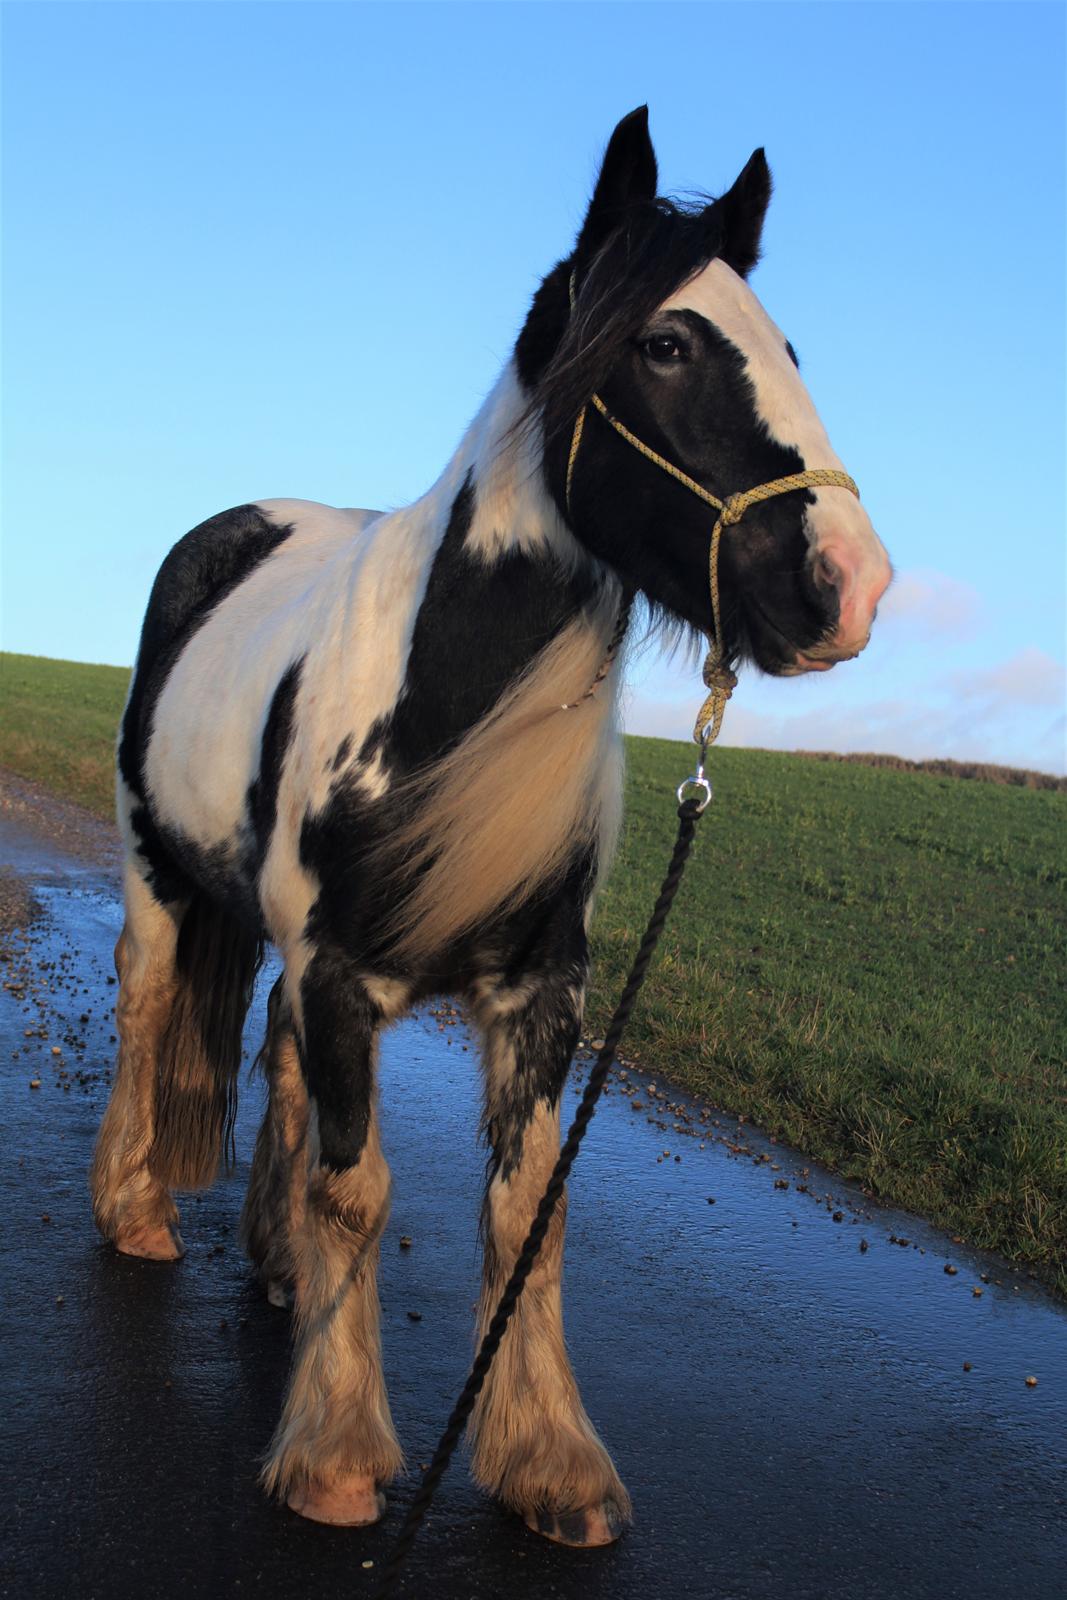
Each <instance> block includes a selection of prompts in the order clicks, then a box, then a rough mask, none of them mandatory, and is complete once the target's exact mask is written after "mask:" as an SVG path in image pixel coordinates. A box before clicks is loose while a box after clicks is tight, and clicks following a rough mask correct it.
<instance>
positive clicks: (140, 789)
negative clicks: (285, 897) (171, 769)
mask: <svg viewBox="0 0 1067 1600" xmlns="http://www.w3.org/2000/svg"><path fill="white" fill-rule="evenodd" d="M292 531H293V530H292V524H290V523H274V522H271V521H270V520H269V518H267V517H265V516H264V515H263V513H262V512H261V511H260V510H259V509H258V507H256V506H254V505H244V506H236V507H235V508H234V509H233V510H231V511H223V512H221V513H220V514H219V515H218V516H216V517H211V518H209V519H208V521H206V522H202V523H200V525H199V526H198V527H196V528H194V529H193V530H192V531H191V532H190V533H187V534H186V535H185V537H184V538H183V539H180V540H179V541H178V543H177V544H176V545H175V546H174V548H173V549H172V550H171V551H170V553H169V555H168V556H167V557H166V559H165V560H164V562H163V565H162V566H161V567H160V569H159V572H158V574H157V576H156V580H155V583H154V584H153V585H152V593H151V595H150V597H149V601H148V609H147V611H146V612H145V618H144V623H143V625H142V628H141V642H140V646H139V648H138V651H137V665H136V667H135V668H134V673H133V680H132V682H131V685H130V694H129V699H128V700H127V703H126V710H125V713H124V715H123V719H122V731H121V736H120V739H119V750H118V765H119V772H120V773H121V775H122V778H123V781H124V782H125V783H126V785H127V787H128V788H129V789H130V790H131V791H132V793H133V794H134V796H135V797H136V799H137V801H138V802H139V804H138V805H137V806H135V807H134V808H133V812H132V816H131V822H132V826H133V828H134V830H135V832H136V834H137V837H138V840H139V844H138V852H139V854H140V855H141V857H142V859H143V860H144V862H145V864H146V867H147V878H148V882H149V884H150V886H151V887H152V889H153V891H154V892H155V893H156V894H157V895H158V897H159V898H160V899H161V900H163V901H165V902H170V901H173V900H176V899H179V898H181V897H182V895H183V894H184V893H186V892H187V890H188V876H189V875H188V873H187V872H186V871H185V870H184V868H183V866H182V865H180V864H179V861H176V860H175V858H174V854H173V850H172V848H171V847H172V844H175V843H177V841H176V840H168V839H165V838H164V837H163V834H162V832H161V830H160V828H159V826H158V824H157V822H156V820H155V819H154V818H153V817H152V815H151V810H150V806H149V802H148V799H147V793H146V786H145V779H144V763H145V754H146V751H147V748H148V741H149V739H150V738H151V734H152V719H153V717H154V715H155V708H156V704H157V702H158V700H159V696H160V694H161V692H162V690H163V686H164V684H165V683H166V681H167V678H168V677H169V675H170V672H171V669H172V668H173V666H174V663H175V662H176V661H177V659H178V657H179V655H180V654H181V652H182V651H183V650H184V648H185V646H186V645H187V644H188V642H189V640H190V639H191V638H192V637H193V635H194V633H195V632H196V631H197V629H198V628H199V627H201V626H202V624H203V623H204V622H205V621H206V620H207V618H208V617H209V616H210V615H211V613H212V611H213V610H214V609H215V607H216V606H217V605H218V604H219V603H220V602H221V601H222V600H224V599H225V598H226V596H227V595H229V594H232V592H233V591H234V589H236V588H237V586H238V584H240V583H243V582H244V580H245V579H246V578H247V577H249V576H250V574H251V573H253V572H254V571H255V570H256V568H257V567H258V566H259V565H260V563H261V562H263V561H265V560H266V559H267V557H268V556H269V555H271V554H272V552H273V551H275V550H276V549H277V548H278V546H279V545H280V544H282V543H284V541H285V540H286V539H287V538H288V537H289V535H290V534H291V533H292ZM186 845H188V841H186ZM193 854H195V851H194V852H193ZM181 859H182V860H184V861H186V862H189V861H191V856H190V852H189V850H188V849H185V850H184V851H183V854H182V858H181ZM192 865H193V871H194V873H195V875H196V878H197V881H202V880H201V879H200V864H199V863H196V862H194V863H192ZM204 867H205V870H208V871H209V872H210V875H211V876H212V877H213V878H217V876H218V873H217V868H215V869H212V868H211V867H210V864H208V863H206V862H205V863H204ZM203 886H204V887H206V888H208V889H210V887H211V885H210V883H206V882H205V883H203Z"/></svg>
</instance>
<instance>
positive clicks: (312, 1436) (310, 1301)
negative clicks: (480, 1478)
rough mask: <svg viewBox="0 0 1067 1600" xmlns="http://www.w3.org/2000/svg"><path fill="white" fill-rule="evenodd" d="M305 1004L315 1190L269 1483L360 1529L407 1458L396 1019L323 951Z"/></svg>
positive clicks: (298, 1234) (296, 1272)
mask: <svg viewBox="0 0 1067 1600" xmlns="http://www.w3.org/2000/svg"><path fill="white" fill-rule="evenodd" d="M293 1010H294V1014H295V1016H296V1017H298V1018H299V1022H298V1026H297V1032H298V1036H299V1037H300V1039H301V1058H302V1062H303V1066H304V1072H305V1076H306V1080H307V1088H308V1095H309V1110H310V1115H309V1130H308V1168H307V1192H306V1199H305V1203H304V1206H303V1208H302V1209H303V1214H302V1216H299V1215H297V1216H294V1217H293V1219H292V1220H293V1223H294V1226H293V1228H292V1234H291V1250H292V1265H293V1276H294V1283H295V1292H296V1349H295V1353H294V1357H293V1369H292V1373H291V1376H290V1380H289V1389H288V1393H287V1395H286V1399H285V1406H284V1409H283V1412H282V1417H281V1421H280V1422H279V1424H278V1428H277V1431H276V1433H275V1435H274V1440H273V1443H272V1445H271V1450H270V1455H269V1458H268V1461H267V1465H266V1468H265V1469H264V1473H263V1480H264V1483H265V1485H266V1487H267V1488H268V1490H270V1491H272V1492H276V1493H278V1494H282V1495H284V1496H285V1498H286V1500H287V1502H288V1504H289V1506H290V1507H291V1508H292V1509H293V1510H294V1511H298V1512H299V1513H300V1514H301V1515H302V1516H305V1517H310V1518H312V1519H313V1520H314V1521H316V1522H332V1523H342V1524H346V1525H349V1526H352V1525H358V1524H362V1523H368V1522H376V1521H377V1520H378V1518H379V1517H380V1516H381V1514H382V1510H383V1509H384V1504H385V1502H384V1497H383V1496H382V1495H381V1493H380V1492H379V1491H380V1485H381V1484H383V1483H385V1482H387V1481H388V1480H389V1479H391V1478H393V1477H394V1476H395V1475H396V1473H397V1472H398V1471H399V1470H400V1468H401V1467H402V1466H403V1455H402V1452H401V1449H400V1445H399V1442H398V1440H397V1437H396V1434H395V1432H394V1430H393V1423H392V1419H391V1417H390V1415H389V1401H388V1398H387V1396H386V1392H385V1382H384V1379H383V1377H382V1361H381V1344H380V1338H379V1308H378V1289H377V1268H378V1241H379V1238H380V1235H381V1232H382V1229H383V1228H384V1226H385V1222H386V1217H387V1215H388V1210H389V1169H388V1168H387V1166H386V1164H385V1161H384V1158H383V1156H382V1152H381V1146H380V1144H379V1140H378V1124H377V1115H376V1109H375V1098H376V1085H375V1074H376V1065H377V1054H378V1049H377V1034H378V1028H379V1026H380V1023H381V1021H382V1013H381V1011H380V1009H379V1008H378V1006H377V1005H376V1004H375V1003H374V1001H373V1000H372V999H371V996H370V995H369V993H368V991H367V988H366V986H365V984H364V983H363V982H362V981H361V979H360V976H359V974H358V973H357V972H355V971H353V970H352V968H351V966H350V965H349V964H348V963H347V962H346V961H344V960H342V959H340V958H336V957H331V956H329V955H327V954H324V953H322V952H320V953H319V954H317V955H316V956H315V958H314V959H313V960H312V962H311V964H310V966H309V967H308V968H307V971H306V973H305V975H304V977H303V981H302V983H301V985H300V1004H299V1007H297V1006H296V1005H294V1006H293ZM299 1209H300V1208H299V1207H294V1211H297V1212H298V1211H299Z"/></svg>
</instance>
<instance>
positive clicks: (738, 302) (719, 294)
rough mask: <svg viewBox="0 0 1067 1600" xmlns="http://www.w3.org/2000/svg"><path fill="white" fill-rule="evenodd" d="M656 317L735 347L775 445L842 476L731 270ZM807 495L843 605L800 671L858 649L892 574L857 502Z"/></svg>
mask: <svg viewBox="0 0 1067 1600" xmlns="http://www.w3.org/2000/svg"><path fill="white" fill-rule="evenodd" d="M661 309H662V310H664V311H695V312H697V313H698V315H700V316H702V317H706V318H707V320H708V321H709V322H710V323H712V324H713V325H714V326H715V327H716V328H717V329H718V330H719V332H720V333H722V334H723V335H725V337H726V338H727V339H729V341H730V343H731V344H733V345H736V347H737V349H738V350H739V351H740V352H741V354H742V355H743V356H744V358H745V368H746V373H747V376H748V378H749V380H750V382H751V384H752V387H753V389H754V391H755V397H756V412H757V415H758V416H759V418H760V420H761V422H762V423H763V424H764V426H765V427H766V429H767V432H768V434H769V435H770V437H771V438H772V439H773V440H774V441H775V442H776V443H777V444H781V445H785V446H787V447H788V448H790V449H793V450H796V451H798V452H799V454H800V456H801V457H802V459H803V464H804V467H805V468H806V469H815V468H820V467H821V468H830V469H831V470H833V471H835V472H844V471H847V468H846V467H845V466H844V464H843V463H842V461H841V459H840V457H839V456H838V455H837V454H836V453H835V451H834V448H833V446H832V445H831V443H830V440H829V438H828V437H827V434H826V429H825V428H824V427H823V425H822V422H821V421H820V419H819V414H818V412H817V411H816V410H815V407H814V405H813V404H812V400H811V396H810V395H809V394H808V391H807V389H806V388H805V387H804V383H803V380H802V379H801V376H800V373H799V372H798V371H797V369H796V367H795V366H794V364H793V361H792V358H791V357H790V355H789V351H788V349H787V348H786V339H785V335H784V334H783V333H782V331H781V329H780V328H777V327H776V326H775V324H774V323H773V322H772V321H771V319H770V317H769V316H768V315H767V313H766V311H764V309H763V307H762V305H761V304H760V302H759V301H758V300H757V299H756V296H755V295H754V294H753V292H752V290H751V289H750V288H749V286H748V284H747V283H746V282H745V280H744V279H743V278H741V277H739V276H738V274H737V273H736V272H734V270H733V268H732V267H728V266H727V265H726V263H725V262H724V261H712V262H711V263H710V265H708V266H707V267H705V268H704V270H703V272H701V273H699V274H698V276H697V277H695V278H693V279H692V280H691V281H690V282H689V283H687V284H686V285H685V286H684V287H683V288H681V289H679V290H678V292H677V293H676V294H674V295H672V296H671V298H670V299H669V300H667V301H666V302H665V303H664V305H663V306H662V308H661ZM737 487H738V488H746V489H748V488H754V487H755V485H753V484H743V485H738V486H737ZM810 492H811V493H813V494H814V495H815V504H814V505H813V506H809V507H808V510H807V512H806V514H805V528H806V532H807V536H808V543H809V546H810V549H811V559H812V562H813V563H816V562H819V563H820V564H821V565H820V566H819V567H817V568H816V570H821V571H823V572H827V573H829V572H831V571H832V572H835V573H836V574H837V578H838V581H837V584H836V586H837V588H838V594H839V603H840V620H839V624H838V632H837V636H836V637H835V638H834V639H833V640H832V641H830V642H829V643H828V644H827V645H821V646H817V647H816V648H815V649H814V650H812V651H811V652H810V653H809V655H808V656H806V657H805V656H801V657H799V658H798V661H799V664H801V665H809V664H810V665H812V666H817V665H826V664H827V663H828V662H830V661H837V660H840V659H842V658H843V657H845V656H850V655H856V654H858V653H859V651H860V650H862V649H863V646H864V645H865V644H866V643H867V637H868V634H869V632H870V626H871V621H872V619H873V616H874V609H875V607H876V605H877V604H878V601H879V600H880V599H881V596H882V594H883V593H884V592H885V589H886V586H887V584H888V582H889V579H890V576H891V570H892V569H891V568H890V565H889V557H888V555H887V554H886V552H885V549H884V547H883V545H882V543H881V540H880V539H879V538H878V535H877V534H876V533H875V531H874V528H873V527H872V526H871V519H870V517H868V515H867V513H866V511H865V510H864V508H863V506H862V505H861V504H860V502H859V501H858V500H857V499H856V497H855V495H853V494H851V493H850V492H849V491H848V490H847V489H839V488H829V487H828V488H821V489H813V490H811V491H810Z"/></svg>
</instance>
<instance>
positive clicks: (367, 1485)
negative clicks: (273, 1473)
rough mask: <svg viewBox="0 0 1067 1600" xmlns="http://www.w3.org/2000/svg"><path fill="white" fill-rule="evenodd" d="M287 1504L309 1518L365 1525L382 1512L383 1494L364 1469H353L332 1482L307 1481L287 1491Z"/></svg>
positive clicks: (341, 1525) (338, 1524) (337, 1525)
mask: <svg viewBox="0 0 1067 1600" xmlns="http://www.w3.org/2000/svg"><path fill="white" fill-rule="evenodd" d="M286 1505H287V1506H288V1507H289V1509H290V1511H295V1512H296V1513H297V1515H298V1516H301V1517H307V1518H308V1519H309V1520H310V1521H311V1522H329V1523H331V1524H332V1525H333V1526H334V1527H335V1528H366V1527H369V1525H370V1524H371V1523H372V1522H377V1521H379V1519H380V1518H381V1517H382V1516H383V1515H384V1513H385V1496H384V1494H382V1492H381V1490H380V1489H378V1488H377V1487H376V1485H375V1482H374V1479H373V1478H370V1477H367V1475H366V1474H365V1473H353V1474H352V1475H351V1476H349V1477H341V1478H338V1479H337V1480H336V1482H334V1483H331V1484H324V1483H306V1484H301V1485H300V1486H299V1487H298V1488H295V1489H291V1490H290V1491H289V1495H288V1498H287V1500H286Z"/></svg>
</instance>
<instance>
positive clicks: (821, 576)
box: [814, 550, 843, 589]
mask: <svg viewBox="0 0 1067 1600" xmlns="http://www.w3.org/2000/svg"><path fill="white" fill-rule="evenodd" d="M814 575H815V582H816V583H817V584H819V585H820V586H821V587H824V588H827V589H839V588H840V587H841V582H842V578H843V573H842V571H841V568H840V567H839V566H838V564H837V562H836V561H835V560H834V559H833V557H832V556H828V555H827V554H826V552H825V550H820V551H819V553H818V554H817V555H816V557H815V562H814Z"/></svg>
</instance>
